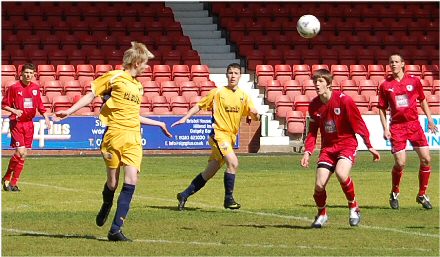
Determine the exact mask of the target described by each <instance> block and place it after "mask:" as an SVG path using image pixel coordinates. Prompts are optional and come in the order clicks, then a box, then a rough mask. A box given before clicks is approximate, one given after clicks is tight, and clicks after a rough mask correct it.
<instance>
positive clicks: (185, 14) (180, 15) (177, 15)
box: [173, 10, 209, 19]
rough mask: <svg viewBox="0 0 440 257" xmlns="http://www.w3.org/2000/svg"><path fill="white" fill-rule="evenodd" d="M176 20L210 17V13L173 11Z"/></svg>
mask: <svg viewBox="0 0 440 257" xmlns="http://www.w3.org/2000/svg"><path fill="white" fill-rule="evenodd" d="M173 13H174V17H175V18H176V19H180V18H192V17H208V16H209V13H208V11H206V10H188V11H180V10H179V11H173Z"/></svg>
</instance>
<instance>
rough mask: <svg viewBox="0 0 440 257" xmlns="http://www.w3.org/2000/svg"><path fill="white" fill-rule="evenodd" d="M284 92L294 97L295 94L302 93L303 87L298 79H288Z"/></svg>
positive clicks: (285, 82) (284, 85) (291, 97)
mask: <svg viewBox="0 0 440 257" xmlns="http://www.w3.org/2000/svg"><path fill="white" fill-rule="evenodd" d="M283 88H284V94H285V95H287V96H289V97H290V99H293V97H294V96H295V95H302V93H303V87H302V85H301V84H299V82H298V81H296V80H286V81H284V83H283Z"/></svg>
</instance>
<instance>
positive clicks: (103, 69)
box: [95, 64, 113, 78]
mask: <svg viewBox="0 0 440 257" xmlns="http://www.w3.org/2000/svg"><path fill="white" fill-rule="evenodd" d="M112 70H113V66H112V65H110V64H96V66H95V78H96V77H99V76H101V75H103V74H105V73H107V72H109V71H112Z"/></svg>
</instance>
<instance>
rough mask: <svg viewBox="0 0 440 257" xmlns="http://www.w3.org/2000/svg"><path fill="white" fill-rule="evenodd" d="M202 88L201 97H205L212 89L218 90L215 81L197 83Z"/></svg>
mask: <svg viewBox="0 0 440 257" xmlns="http://www.w3.org/2000/svg"><path fill="white" fill-rule="evenodd" d="M197 83H198V85H199V88H200V96H205V95H207V94H208V93H209V91H211V90H212V89H214V88H216V85H215V83H214V81H210V80H204V81H199V82H197Z"/></svg>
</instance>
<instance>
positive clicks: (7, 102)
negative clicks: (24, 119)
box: [2, 86, 14, 108]
mask: <svg viewBox="0 0 440 257" xmlns="http://www.w3.org/2000/svg"><path fill="white" fill-rule="evenodd" d="M13 90H14V89H13V87H12V86H10V87H9V88H8V89H7V90H6V94H5V95H4V96H3V99H2V108H4V107H13V101H14V99H13Z"/></svg>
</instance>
